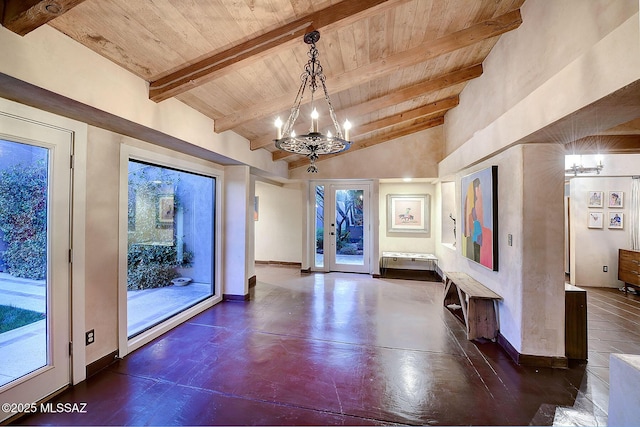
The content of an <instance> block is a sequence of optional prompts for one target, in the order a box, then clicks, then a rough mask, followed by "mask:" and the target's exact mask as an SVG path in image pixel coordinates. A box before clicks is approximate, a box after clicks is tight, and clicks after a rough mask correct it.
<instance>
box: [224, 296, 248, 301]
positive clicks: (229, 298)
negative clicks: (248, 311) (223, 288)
mask: <svg viewBox="0 0 640 427" xmlns="http://www.w3.org/2000/svg"><path fill="white" fill-rule="evenodd" d="M222 299H223V300H224V301H233V302H237V301H241V302H244V301H249V300H250V299H251V297H250V296H249V294H245V295H234V294H222Z"/></svg>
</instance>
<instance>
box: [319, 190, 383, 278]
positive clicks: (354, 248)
mask: <svg viewBox="0 0 640 427" xmlns="http://www.w3.org/2000/svg"><path fill="white" fill-rule="evenodd" d="M313 191H314V193H315V201H316V220H315V227H316V233H315V235H316V239H315V249H316V250H315V254H316V255H315V269H317V270H323V271H342V272H349V273H369V272H370V258H371V257H370V247H371V241H370V240H371V239H370V225H369V223H370V205H369V203H370V201H369V200H370V194H371V185H370V184H366V183H364V184H362V183H354V184H337V183H328V184H326V185H322V184H315V185H314V186H313Z"/></svg>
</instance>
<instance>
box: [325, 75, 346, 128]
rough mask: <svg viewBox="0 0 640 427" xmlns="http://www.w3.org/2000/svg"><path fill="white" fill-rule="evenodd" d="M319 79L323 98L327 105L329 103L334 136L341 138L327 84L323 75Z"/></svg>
mask: <svg viewBox="0 0 640 427" xmlns="http://www.w3.org/2000/svg"><path fill="white" fill-rule="evenodd" d="M322 77H323V78H322V79H321V80H320V81H321V82H322V89H323V90H324V99H325V101H327V105H329V116H330V117H331V121H332V122H333V126H334V127H335V128H336V136H337V137H338V138H340V139H342V129H341V128H340V125H339V124H338V119H337V117H336V112H335V110H334V109H333V104H331V98H329V91H328V90H327V85H326V84H325V83H324V80H325V79H324V75H323V76H322Z"/></svg>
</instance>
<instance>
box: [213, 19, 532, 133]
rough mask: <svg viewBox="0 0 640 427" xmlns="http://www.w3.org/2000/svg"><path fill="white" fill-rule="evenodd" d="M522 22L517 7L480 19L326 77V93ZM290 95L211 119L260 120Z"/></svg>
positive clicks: (226, 122)
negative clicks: (501, 13) (419, 43)
mask: <svg viewBox="0 0 640 427" xmlns="http://www.w3.org/2000/svg"><path fill="white" fill-rule="evenodd" d="M520 24H522V16H521V15H520V10H518V9H516V10H513V11H511V12H508V13H506V14H504V15H501V16H499V17H497V18H495V19H491V20H488V21H484V22H480V23H478V24H475V25H472V26H470V27H468V28H465V29H464V30H460V31H456V32H454V33H450V34H447V35H446V36H443V37H440V38H439V39H436V40H433V41H431V42H429V43H423V44H421V45H420V46H417V47H415V48H413V49H409V50H407V51H404V52H400V53H397V54H395V55H390V56H388V57H385V58H381V59H380V60H378V61H375V62H372V63H370V64H368V65H365V66H362V67H359V68H356V69H354V70H351V71H347V72H345V73H342V74H339V75H333V76H327V82H328V86H329V90H330V92H340V91H342V90H346V89H349V88H350V87H352V86H356V85H359V84H362V83H365V82H367V81H371V80H374V79H377V78H380V77H383V76H385V75H388V74H391V73H394V72H397V71H399V70H401V69H402V68H405V67H409V66H412V65H415V64H419V63H421V62H425V61H427V60H429V59H433V58H435V57H437V56H440V55H444V54H447V53H450V52H453V51H455V50H458V49H461V48H463V47H467V46H470V45H473V44H474V43H477V42H479V41H482V40H486V39H488V38H491V37H495V36H498V35H501V34H504V33H506V32H508V31H511V30H514V29H516V28H518V27H519V26H520ZM293 95H294V94H292V93H291V94H284V95H283V96H280V97H278V98H275V99H267V100H264V101H263V102H257V103H256V104H255V105H254V106H253V107H251V108H247V109H243V110H242V111H238V112H236V113H233V114H229V115H227V116H225V117H220V118H218V119H216V120H215V121H214V126H215V131H216V132H217V133H220V132H224V131H226V130H230V129H233V128H235V127H237V126H240V125H242V124H244V123H247V122H249V121H252V120H259V119H263V118H265V117H267V116H269V115H273V114H274V113H277V112H279V111H282V110H284V109H286V108H288V107H290V106H291V103H292V98H293Z"/></svg>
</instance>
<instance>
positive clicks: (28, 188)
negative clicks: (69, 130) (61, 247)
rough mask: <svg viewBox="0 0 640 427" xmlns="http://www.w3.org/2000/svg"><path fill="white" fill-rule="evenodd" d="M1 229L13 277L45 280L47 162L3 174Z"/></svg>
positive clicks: (11, 169) (0, 190) (8, 264)
mask: <svg viewBox="0 0 640 427" xmlns="http://www.w3.org/2000/svg"><path fill="white" fill-rule="evenodd" d="M0 230H2V231H3V232H4V240H5V241H6V243H7V250H6V251H4V252H3V253H2V254H0V255H2V257H3V258H4V261H5V263H6V264H7V268H8V271H9V273H10V274H12V275H14V276H17V277H24V278H27V279H44V278H45V277H46V272H47V168H46V165H45V164H44V162H41V163H38V164H35V165H30V166H24V165H16V166H13V167H10V168H8V169H6V170H3V171H0Z"/></svg>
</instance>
